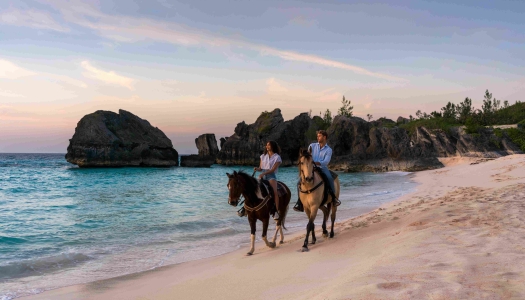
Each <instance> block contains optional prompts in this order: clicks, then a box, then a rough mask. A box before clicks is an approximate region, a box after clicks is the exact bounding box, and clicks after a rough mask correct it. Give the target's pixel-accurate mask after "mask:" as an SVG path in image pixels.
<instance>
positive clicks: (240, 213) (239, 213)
mask: <svg viewBox="0 0 525 300" xmlns="http://www.w3.org/2000/svg"><path fill="white" fill-rule="evenodd" d="M237 215H238V216H239V217H241V218H242V217H245V216H246V209H245V208H244V207H241V209H239V210H238V211H237Z"/></svg>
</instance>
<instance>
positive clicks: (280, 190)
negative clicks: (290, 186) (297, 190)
mask: <svg viewBox="0 0 525 300" xmlns="http://www.w3.org/2000/svg"><path fill="white" fill-rule="evenodd" d="M261 185H263V186H262V187H261V194H262V195H263V197H266V196H267V195H268V193H270V197H271V198H272V200H273V199H274V195H273V188H272V186H271V185H270V182H269V181H268V180H265V179H262V180H261ZM286 193H287V191H286V188H285V187H284V184H283V183H282V182H280V181H277V194H278V195H279V199H283V198H284V196H286ZM271 203H272V204H271V205H270V214H271V215H273V214H274V213H275V212H276V211H277V208H276V207H275V201H271Z"/></svg>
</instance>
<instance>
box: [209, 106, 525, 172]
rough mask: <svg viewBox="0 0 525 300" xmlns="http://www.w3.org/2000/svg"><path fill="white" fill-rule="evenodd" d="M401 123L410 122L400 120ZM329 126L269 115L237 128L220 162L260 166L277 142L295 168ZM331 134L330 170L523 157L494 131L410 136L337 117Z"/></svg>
mask: <svg viewBox="0 0 525 300" xmlns="http://www.w3.org/2000/svg"><path fill="white" fill-rule="evenodd" d="M398 122H400V123H404V122H405V120H404V119H403V118H398ZM323 126H326V124H324V121H323V120H322V119H321V118H319V117H313V118H310V117H309V116H308V115H307V114H306V113H303V114H300V115H299V116H297V117H296V118H294V119H293V120H290V121H284V120H283V118H282V115H281V111H280V110H279V109H275V110H274V111H272V112H264V113H262V114H261V115H260V116H259V118H257V120H256V121H255V123H253V124H250V125H248V124H246V123H245V122H241V123H239V124H237V126H236V128H235V133H234V134H233V135H232V136H230V137H229V138H228V139H226V140H225V141H224V142H221V143H222V146H221V151H220V152H219V154H218V155H217V163H219V164H223V165H251V166H257V165H258V164H259V156H260V154H261V153H262V150H263V148H264V145H265V143H266V142H267V141H268V140H275V141H276V142H277V143H278V144H279V145H280V146H281V149H282V153H281V157H282V158H283V166H287V165H291V164H292V163H294V162H295V161H296V160H297V158H298V157H297V156H298V150H299V149H300V148H301V147H306V146H307V145H308V144H309V143H311V142H314V141H315V140H316V131H317V130H318V129H321V127H323ZM323 128H324V127H323ZM327 132H328V135H329V137H328V145H330V147H331V148H332V149H333V155H332V160H331V163H330V168H332V169H334V170H340V171H347V172H358V171H370V172H384V171H397V170H402V171H418V170H426V169H434V168H439V167H442V166H443V165H442V164H441V163H440V161H439V159H438V158H440V157H450V156H473V157H487V158H490V157H499V156H502V155H507V154H513V153H521V152H520V151H519V148H518V147H517V146H516V145H514V144H513V143H512V142H511V141H510V139H509V138H508V137H506V136H505V135H503V136H500V137H498V136H496V135H495V134H494V133H493V130H492V129H489V128H487V129H484V130H482V131H480V132H479V133H478V134H474V135H471V134H467V133H466V132H465V131H464V129H463V128H452V129H450V130H449V131H447V132H445V131H443V130H428V129H426V128H424V127H418V128H416V129H414V131H413V132H409V131H407V130H405V129H403V128H399V127H398V126H397V124H396V122H394V121H393V120H390V119H386V118H380V119H378V120H376V121H372V122H367V121H365V120H363V119H361V118H358V117H351V118H347V117H342V116H336V117H335V118H334V120H333V122H332V124H331V125H330V127H328V129H327Z"/></svg>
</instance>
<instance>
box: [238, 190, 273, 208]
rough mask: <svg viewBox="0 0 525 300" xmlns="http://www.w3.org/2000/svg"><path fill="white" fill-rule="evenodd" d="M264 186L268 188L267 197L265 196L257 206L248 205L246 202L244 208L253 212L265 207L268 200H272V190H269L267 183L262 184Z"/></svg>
mask: <svg viewBox="0 0 525 300" xmlns="http://www.w3.org/2000/svg"><path fill="white" fill-rule="evenodd" d="M262 185H263V186H264V188H265V189H266V195H267V196H266V197H264V199H263V200H262V202H261V203H260V204H259V205H257V206H256V207H249V206H248V205H246V202H244V208H245V209H246V210H247V211H249V212H252V211H258V210H259V209H261V208H263V207H264V206H265V205H266V203H268V200H270V198H272V195H271V194H270V191H269V190H268V187H267V186H266V184H264V183H263V184H262Z"/></svg>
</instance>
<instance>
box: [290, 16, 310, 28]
mask: <svg viewBox="0 0 525 300" xmlns="http://www.w3.org/2000/svg"><path fill="white" fill-rule="evenodd" d="M288 23H289V24H293V25H299V26H305V27H310V26H312V25H315V24H317V21H316V20H315V19H309V18H308V17H305V16H296V17H293V18H292V19H290V21H288Z"/></svg>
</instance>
